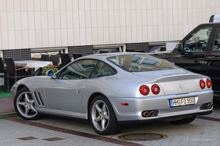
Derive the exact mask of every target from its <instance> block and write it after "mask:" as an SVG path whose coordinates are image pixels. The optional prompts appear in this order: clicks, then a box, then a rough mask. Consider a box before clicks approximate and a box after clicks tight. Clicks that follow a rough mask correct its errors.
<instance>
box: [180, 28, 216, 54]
mask: <svg viewBox="0 0 220 146" xmlns="http://www.w3.org/2000/svg"><path fill="white" fill-rule="evenodd" d="M211 32H212V27H205V28H200V29H199V30H197V31H195V32H194V33H192V34H191V35H190V36H189V37H188V38H187V39H186V41H185V42H184V43H183V45H184V51H185V52H205V49H206V47H207V44H208V41H209V37H210V34H211Z"/></svg>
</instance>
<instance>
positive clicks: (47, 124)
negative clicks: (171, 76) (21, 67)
mask: <svg viewBox="0 0 220 146" xmlns="http://www.w3.org/2000/svg"><path fill="white" fill-rule="evenodd" d="M13 111H14V110H13V103H12V98H7V99H6V98H2V99H0V146H13V145H16V146H20V145H21V146H26V145H27V146H29V145H45V146H50V145H51V146H52V145H53V146H56V145H57V146H60V145H63V146H66V145H67V146H68V145H77V146H78V145H89V146H90V145H126V146H127V145H154V146H161V145H163V146H166V145H167V146H168V145H169V146H185V145H186V146H188V145H200V146H203V145H204V146H207V145H218V144H219V143H220V139H219V135H220V102H215V107H214V111H213V113H212V114H210V115H205V116H200V117H198V118H197V119H196V120H195V121H193V122H192V123H191V124H187V125H171V124H169V123H168V122H162V121H160V122H154V123H146V124H141V125H133V126H127V127H125V128H124V130H123V131H122V132H121V133H120V134H117V135H110V136H99V135H97V134H96V133H95V132H94V131H93V129H92V127H91V125H90V124H89V123H87V122H82V121H78V120H73V119H65V118H57V117H51V116H47V117H44V118H43V119H41V120H36V121H25V120H22V119H20V118H19V117H17V116H15V117H9V118H7V117H3V118H1V117H2V114H5V113H8V112H13ZM130 133H160V134H165V135H167V138H164V139H160V140H153V141H123V140H120V139H118V136H120V135H123V134H130Z"/></svg>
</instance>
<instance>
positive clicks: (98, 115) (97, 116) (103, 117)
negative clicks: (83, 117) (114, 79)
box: [89, 95, 121, 135]
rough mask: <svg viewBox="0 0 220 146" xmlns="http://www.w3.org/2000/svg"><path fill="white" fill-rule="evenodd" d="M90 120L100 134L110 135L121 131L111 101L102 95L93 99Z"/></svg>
mask: <svg viewBox="0 0 220 146" xmlns="http://www.w3.org/2000/svg"><path fill="white" fill-rule="evenodd" d="M89 120H90V123H91V124H92V126H93V129H94V130H95V131H96V133H98V134H101V135H109V134H116V133H119V132H120V131H121V127H119V125H118V121H117V119H116V116H115V114H114V110H113V108H112V106H111V104H110V102H109V101H108V100H107V99H106V98H105V97H104V96H102V95H100V96H97V97H95V98H94V99H93V100H92V103H91V104H90V108H89Z"/></svg>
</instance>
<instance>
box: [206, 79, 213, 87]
mask: <svg viewBox="0 0 220 146" xmlns="http://www.w3.org/2000/svg"><path fill="white" fill-rule="evenodd" d="M206 86H207V87H208V88H210V87H211V86H212V81H211V80H210V79H207V80H206Z"/></svg>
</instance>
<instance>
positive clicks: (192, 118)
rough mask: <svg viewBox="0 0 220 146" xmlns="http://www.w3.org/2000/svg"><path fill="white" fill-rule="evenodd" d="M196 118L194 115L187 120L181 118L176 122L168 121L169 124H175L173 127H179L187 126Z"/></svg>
mask: <svg viewBox="0 0 220 146" xmlns="http://www.w3.org/2000/svg"><path fill="white" fill-rule="evenodd" d="M196 117H197V115H194V116H192V117H188V118H183V119H181V120H177V121H169V122H170V123H171V124H175V125H181V124H189V123H191V122H192V121H194V120H195V118H196Z"/></svg>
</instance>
